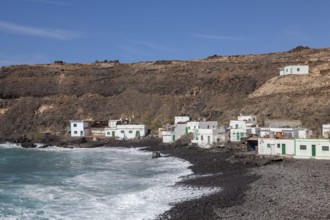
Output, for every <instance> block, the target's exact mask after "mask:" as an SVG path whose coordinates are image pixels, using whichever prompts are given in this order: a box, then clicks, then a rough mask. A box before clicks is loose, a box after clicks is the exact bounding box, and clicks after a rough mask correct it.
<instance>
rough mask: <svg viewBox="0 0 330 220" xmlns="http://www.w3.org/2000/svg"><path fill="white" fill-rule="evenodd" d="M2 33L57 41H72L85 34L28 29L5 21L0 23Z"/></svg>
mask: <svg viewBox="0 0 330 220" xmlns="http://www.w3.org/2000/svg"><path fill="white" fill-rule="evenodd" d="M0 31H2V32H8V33H14V34H21V35H30V36H36V37H44V38H53V39H57V40H71V39H76V38H81V37H83V34H82V33H79V32H72V31H65V30H55V29H46V28H35V27H28V26H23V25H18V24H13V23H9V22H4V21H0Z"/></svg>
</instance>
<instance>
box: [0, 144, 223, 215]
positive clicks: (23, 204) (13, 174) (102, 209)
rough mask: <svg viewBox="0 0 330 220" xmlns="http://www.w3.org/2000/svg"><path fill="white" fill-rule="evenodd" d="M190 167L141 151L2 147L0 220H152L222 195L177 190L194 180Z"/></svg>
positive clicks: (185, 163) (211, 189)
mask: <svg viewBox="0 0 330 220" xmlns="http://www.w3.org/2000/svg"><path fill="white" fill-rule="evenodd" d="M190 165H191V164H190V163H189V162H187V161H183V160H180V159H177V158H174V157H162V158H158V159H151V153H150V152H143V151H140V150H138V149H122V148H94V149H63V148H57V147H52V148H47V149H38V148H36V149H23V148H20V147H19V146H16V145H12V144H2V145H0V219H111V220H116V219H125V220H126V219H127V220H128V219H134V220H136V219H154V218H156V217H157V216H158V215H159V214H161V213H163V212H165V211H166V210H169V209H170V208H171V207H172V206H173V204H175V203H177V202H181V201H185V200H190V199H194V198H198V197H201V196H202V195H207V194H210V193H214V192H217V191H219V190H220V189H215V188H199V189H197V188H192V187H183V186H175V183H176V182H178V181H180V180H181V179H182V178H189V176H190V175H191V176H193V175H192V171H191V170H190V169H189V168H188V167H189V166H190ZM194 178H196V177H195V176H194Z"/></svg>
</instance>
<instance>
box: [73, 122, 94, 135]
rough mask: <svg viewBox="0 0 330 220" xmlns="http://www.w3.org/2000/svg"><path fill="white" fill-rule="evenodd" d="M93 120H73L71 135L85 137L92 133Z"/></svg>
mask: <svg viewBox="0 0 330 220" xmlns="http://www.w3.org/2000/svg"><path fill="white" fill-rule="evenodd" d="M90 127H91V121H86V120H71V121H70V130H71V137H85V136H89V135H91V132H90Z"/></svg>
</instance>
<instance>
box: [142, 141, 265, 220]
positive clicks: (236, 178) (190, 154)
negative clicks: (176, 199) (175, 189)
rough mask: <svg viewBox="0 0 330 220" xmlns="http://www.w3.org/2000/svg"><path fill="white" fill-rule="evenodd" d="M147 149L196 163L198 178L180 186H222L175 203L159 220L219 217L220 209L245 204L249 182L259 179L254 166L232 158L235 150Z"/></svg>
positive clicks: (162, 147) (183, 147)
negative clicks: (199, 196) (202, 194)
mask: <svg viewBox="0 0 330 220" xmlns="http://www.w3.org/2000/svg"><path fill="white" fill-rule="evenodd" d="M146 150H148V151H159V152H160V153H161V154H168V155H171V156H173V157H177V158H181V159H183V160H186V161H189V162H190V163H191V164H192V166H191V167H190V169H191V170H192V171H193V173H194V175H197V176H198V177H197V178H193V179H186V180H185V179H184V180H182V181H180V182H178V183H177V185H184V186H192V187H211V188H212V187H219V188H221V189H222V190H221V191H220V192H217V193H214V194H210V195H205V196H202V197H201V198H197V199H193V200H189V201H184V202H180V203H177V204H174V206H173V207H172V208H171V209H170V210H168V211H166V212H165V213H163V214H161V215H160V216H159V217H158V219H187V220H188V219H218V216H217V211H219V209H220V210H221V209H222V208H227V207H230V206H235V205H239V204H241V203H242V202H243V195H244V193H245V192H246V191H247V190H248V189H249V185H250V184H251V183H253V182H255V181H256V180H258V179H259V175H254V174H251V173H250V172H249V168H251V167H252V165H249V164H244V163H243V162H242V161H233V160H231V159H229V158H231V157H232V156H233V152H232V151H231V150H227V149H222V148H221V149H202V148H198V147H189V146H180V147H176V148H174V147H168V146H156V147H150V148H149V149H146Z"/></svg>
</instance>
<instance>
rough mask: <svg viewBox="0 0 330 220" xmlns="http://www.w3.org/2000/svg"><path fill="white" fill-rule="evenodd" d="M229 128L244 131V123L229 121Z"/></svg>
mask: <svg viewBox="0 0 330 220" xmlns="http://www.w3.org/2000/svg"><path fill="white" fill-rule="evenodd" d="M229 126H230V128H231V129H232V128H234V129H246V123H245V121H240V120H231V121H230V122H229Z"/></svg>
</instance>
